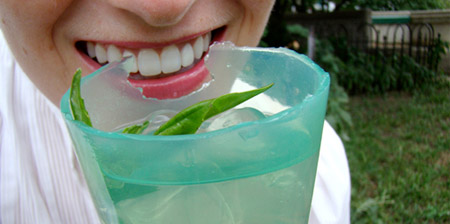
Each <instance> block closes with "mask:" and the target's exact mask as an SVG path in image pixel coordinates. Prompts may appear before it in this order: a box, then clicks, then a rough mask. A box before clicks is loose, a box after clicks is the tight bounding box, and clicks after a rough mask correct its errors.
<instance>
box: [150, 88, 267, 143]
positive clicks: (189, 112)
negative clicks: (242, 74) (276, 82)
mask: <svg viewBox="0 0 450 224" xmlns="http://www.w3.org/2000/svg"><path fill="white" fill-rule="evenodd" d="M272 86H273V83H272V84H270V85H267V86H265V87H262V88H259V89H255V90H250V91H246V92H239V93H229V94H226V95H223V96H220V97H217V98H214V99H209V100H204V101H201V102H198V103H196V104H194V105H192V106H190V107H187V108H186V109H184V110H182V111H181V112H179V113H178V114H176V115H175V116H174V117H172V118H171V119H170V120H169V121H167V122H166V123H165V124H163V125H161V126H160V127H159V129H158V130H156V131H155V132H154V135H183V134H194V133H195V132H196V131H197V130H198V128H199V127H200V125H201V124H202V123H203V122H204V121H206V120H207V119H209V118H211V117H213V116H215V115H217V114H220V113H222V112H225V111H227V110H229V109H231V108H233V107H235V106H237V105H239V104H241V103H242V102H244V101H247V100H248V99H250V98H252V97H254V96H256V95H258V94H260V93H262V92H264V91H266V90H268V89H269V88H270V87H272Z"/></svg>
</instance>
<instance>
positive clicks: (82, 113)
mask: <svg viewBox="0 0 450 224" xmlns="http://www.w3.org/2000/svg"><path fill="white" fill-rule="evenodd" d="M80 83H81V69H77V71H76V72H75V74H74V76H73V79H72V85H71V89H70V110H71V112H72V116H73V119H74V120H76V121H81V122H83V123H84V124H86V125H88V126H90V127H92V123H91V119H90V117H89V113H88V111H87V110H86V107H85V105H84V100H83V98H82V97H81V91H80V89H81V87H80V85H81V84H80ZM272 86H273V83H272V84H270V85H267V86H265V87H262V88H259V89H255V90H250V91H246V92H238V93H229V94H226V95H223V96H220V97H217V98H214V99H209V100H204V101H201V102H198V103H196V104H194V105H192V106H190V107H187V108H186V109H184V110H182V111H180V112H179V113H178V114H176V115H175V116H174V117H172V118H171V119H170V120H169V121H167V122H166V123H165V124H163V125H161V126H160V127H159V129H158V130H156V131H155V132H154V135H183V134H195V132H197V130H198V128H199V127H200V125H201V124H202V123H203V122H204V121H206V120H207V119H209V118H211V117H213V116H215V115H217V114H220V113H222V112H225V111H227V110H229V109H231V108H233V107H235V106H237V105H239V104H241V103H243V102H244V101H247V100H249V99H250V98H253V97H254V96H256V95H258V94H260V93H262V92H264V91H266V90H268V89H269V88H270V87H272ZM149 123H150V122H149V121H145V122H144V123H143V124H140V125H133V126H130V127H127V128H125V129H124V130H123V131H122V133H124V134H141V133H142V132H143V131H144V130H145V129H146V128H147V127H148V126H149Z"/></svg>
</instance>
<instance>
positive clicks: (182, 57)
mask: <svg viewBox="0 0 450 224" xmlns="http://www.w3.org/2000/svg"><path fill="white" fill-rule="evenodd" d="M210 41H211V33H207V34H205V35H203V36H199V37H197V38H196V39H195V41H193V42H192V43H193V44H191V43H185V44H184V45H182V46H181V48H179V47H178V46H177V45H175V44H172V45H169V46H166V47H164V48H163V49H162V50H161V51H160V53H158V52H157V51H156V50H154V49H151V48H145V49H141V50H139V51H138V52H137V55H136V53H133V51H132V50H127V49H123V50H121V49H119V48H118V47H117V46H115V45H112V44H111V45H108V46H107V47H105V46H104V45H102V44H99V43H93V42H87V53H88V55H89V56H90V57H91V58H97V61H98V62H99V63H101V64H103V63H106V62H112V61H120V60H121V59H122V58H123V57H126V56H131V57H132V60H133V64H134V65H135V66H134V69H133V70H132V71H131V72H138V71H139V72H140V74H141V75H143V76H155V75H159V74H161V73H172V72H176V71H179V70H180V69H181V68H182V67H188V66H190V65H192V64H193V63H194V60H195V59H200V58H201V57H202V55H203V52H205V51H207V50H208V48H209V44H210ZM134 52H136V51H134ZM136 57H137V59H136Z"/></svg>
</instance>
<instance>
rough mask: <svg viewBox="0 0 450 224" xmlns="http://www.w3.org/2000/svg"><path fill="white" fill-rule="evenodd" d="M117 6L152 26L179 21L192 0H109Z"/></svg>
mask: <svg viewBox="0 0 450 224" xmlns="http://www.w3.org/2000/svg"><path fill="white" fill-rule="evenodd" d="M109 2H110V3H111V4H112V5H114V6H115V7H117V8H121V9H124V10H126V11H129V12H132V13H133V14H136V15H138V16H139V17H140V18H142V19H143V20H144V21H145V22H146V23H148V24H149V25H152V26H156V27H159V26H169V25H173V24H176V23H177V22H179V21H180V20H181V19H182V18H183V17H184V15H185V14H186V12H187V11H189V9H190V7H191V6H192V4H193V2H194V0H109Z"/></svg>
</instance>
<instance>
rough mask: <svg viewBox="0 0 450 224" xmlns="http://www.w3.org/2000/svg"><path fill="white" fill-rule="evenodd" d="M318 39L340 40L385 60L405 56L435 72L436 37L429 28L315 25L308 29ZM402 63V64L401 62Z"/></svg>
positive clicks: (392, 25)
mask: <svg viewBox="0 0 450 224" xmlns="http://www.w3.org/2000/svg"><path fill="white" fill-rule="evenodd" d="M311 28H312V29H313V30H314V32H313V35H314V36H315V37H318V38H329V37H336V38H344V39H345V40H346V41H347V43H348V44H349V45H350V46H352V47H355V48H357V49H359V50H362V51H364V52H366V53H368V54H374V53H376V55H382V56H384V58H385V57H387V56H392V55H394V54H397V55H398V56H399V57H400V59H403V58H404V57H405V56H409V57H411V58H413V59H414V60H415V61H416V62H417V63H419V64H421V65H423V66H426V67H428V68H430V69H432V70H437V67H438V63H439V62H438V58H437V57H436V53H437V52H435V51H436V48H435V46H436V44H437V43H439V42H440V34H438V35H436V34H435V31H434V28H433V26H432V25H431V24H428V23H420V24H371V23H361V24H359V25H358V24H351V25H349V24H348V23H347V24H336V23H327V22H322V23H316V24H314V25H313V27H310V29H311ZM401 61H402V60H401Z"/></svg>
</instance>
